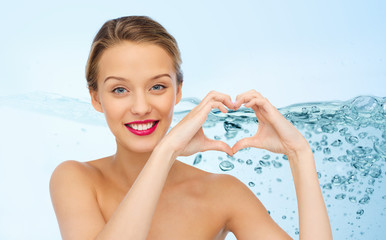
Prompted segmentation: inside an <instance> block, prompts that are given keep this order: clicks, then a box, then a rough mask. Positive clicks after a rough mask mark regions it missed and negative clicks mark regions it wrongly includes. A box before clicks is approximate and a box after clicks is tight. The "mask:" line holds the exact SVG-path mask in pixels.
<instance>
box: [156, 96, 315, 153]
mask: <svg viewBox="0 0 386 240" xmlns="http://www.w3.org/2000/svg"><path fill="white" fill-rule="evenodd" d="M243 104H244V106H245V107H247V108H251V109H253V111H254V112H255V114H256V117H257V119H258V121H259V126H258V129H257V132H256V134H255V135H253V136H251V137H247V138H243V139H240V140H239V141H237V142H236V143H235V145H233V146H232V147H230V146H228V145H227V144H226V143H225V142H223V141H219V140H214V139H210V138H207V137H206V136H205V135H204V132H203V129H202V125H203V124H204V122H205V121H206V119H207V117H208V114H209V112H210V111H211V110H212V109H213V108H218V109H219V110H220V111H221V112H223V113H227V112H228V110H227V109H226V107H227V108H228V109H232V110H235V111H236V110H237V109H239V108H240V107H241V105H243ZM162 141H164V142H166V143H167V144H169V146H170V147H172V150H173V151H174V153H175V155H176V156H189V155H192V154H195V153H197V152H204V151H208V150H217V151H223V152H225V153H227V154H228V155H230V156H233V155H234V154H235V153H237V152H238V151H239V150H241V149H243V148H247V147H255V148H261V149H266V150H268V151H271V152H274V153H282V154H285V155H287V156H288V155H290V156H291V155H294V154H296V153H297V152H298V151H303V150H306V149H307V148H309V145H308V142H307V140H306V139H305V138H304V137H303V135H302V134H301V133H300V132H299V131H298V130H297V129H296V128H295V127H294V126H293V125H292V124H291V123H290V122H289V121H288V120H287V119H286V118H285V117H284V116H283V115H282V114H281V113H280V112H279V111H278V110H277V109H276V108H275V107H274V106H273V105H272V104H271V103H270V102H269V101H268V99H267V98H265V97H263V96H262V95H261V94H260V93H258V92H257V91H255V90H250V91H248V92H245V93H242V94H240V95H238V96H237V97H236V101H235V102H234V103H233V102H232V101H231V98H230V96H229V95H226V94H223V93H219V92H215V91H211V92H209V93H208V94H207V96H206V97H205V98H204V99H203V100H202V101H201V102H200V103H199V104H198V105H197V106H196V107H195V108H193V109H192V110H191V111H190V112H189V113H188V114H187V115H186V116H185V117H184V118H183V119H182V120H181V121H180V122H179V123H178V124H177V125H176V126H175V127H174V128H173V129H172V130H171V131H170V132H169V133H168V135H167V136H165V138H164V139H163V140H162Z"/></svg>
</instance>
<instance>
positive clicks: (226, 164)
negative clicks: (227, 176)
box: [220, 160, 235, 172]
mask: <svg viewBox="0 0 386 240" xmlns="http://www.w3.org/2000/svg"><path fill="white" fill-rule="evenodd" d="M234 167H235V166H234V165H233V163H231V162H229V161H227V160H225V161H222V162H221V163H220V169H221V170H223V171H224V172H225V171H230V170H232V169H233V168H234Z"/></svg>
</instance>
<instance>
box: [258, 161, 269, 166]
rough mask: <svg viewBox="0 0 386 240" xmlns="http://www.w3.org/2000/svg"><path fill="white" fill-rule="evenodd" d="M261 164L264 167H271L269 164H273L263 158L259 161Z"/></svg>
mask: <svg viewBox="0 0 386 240" xmlns="http://www.w3.org/2000/svg"><path fill="white" fill-rule="evenodd" d="M259 164H260V166H262V167H269V166H270V165H271V163H270V162H268V161H263V160H260V161H259Z"/></svg>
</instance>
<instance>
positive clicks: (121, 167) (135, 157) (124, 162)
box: [111, 144, 178, 187]
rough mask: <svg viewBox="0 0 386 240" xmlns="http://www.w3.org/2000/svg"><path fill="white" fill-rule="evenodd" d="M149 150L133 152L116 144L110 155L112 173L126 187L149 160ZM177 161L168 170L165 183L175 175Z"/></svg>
mask: <svg viewBox="0 0 386 240" xmlns="http://www.w3.org/2000/svg"><path fill="white" fill-rule="evenodd" d="M151 154H152V151H151V152H133V151H130V150H129V149H126V148H124V147H122V146H119V144H118V145H117V152H116V154H115V155H113V156H112V161H111V167H112V170H113V172H114V173H116V174H117V175H118V176H119V177H120V178H121V179H122V181H123V182H124V183H125V185H127V186H128V187H131V185H132V184H133V183H134V182H135V180H136V179H137V177H138V175H139V173H140V172H141V171H142V169H143V167H144V166H145V165H146V163H147V161H148V160H149V158H150V156H151ZM177 164H178V161H175V162H174V164H173V166H172V167H171V169H170V171H169V175H168V178H167V180H166V183H165V185H169V184H170V183H171V182H172V179H174V178H175V175H176V171H175V170H176V165H177Z"/></svg>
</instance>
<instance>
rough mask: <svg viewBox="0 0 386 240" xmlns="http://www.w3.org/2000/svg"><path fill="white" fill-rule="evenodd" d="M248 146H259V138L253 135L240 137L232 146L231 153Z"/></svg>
mask: <svg viewBox="0 0 386 240" xmlns="http://www.w3.org/2000/svg"><path fill="white" fill-rule="evenodd" d="M248 147H256V148H260V145H259V140H258V139H256V138H254V137H247V138H243V139H240V140H239V141H238V142H236V143H235V145H233V147H232V151H233V154H235V153H237V152H238V151H239V150H241V149H244V148H248Z"/></svg>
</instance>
